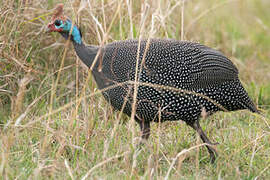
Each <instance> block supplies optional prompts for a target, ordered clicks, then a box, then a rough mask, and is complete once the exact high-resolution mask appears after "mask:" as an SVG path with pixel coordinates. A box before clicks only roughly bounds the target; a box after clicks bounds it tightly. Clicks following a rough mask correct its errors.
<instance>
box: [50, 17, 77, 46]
mask: <svg viewBox="0 0 270 180" xmlns="http://www.w3.org/2000/svg"><path fill="white" fill-rule="evenodd" d="M48 28H49V31H50V32H59V33H60V34H61V35H62V36H63V37H64V38H65V39H68V37H69V34H71V40H72V41H73V42H75V43H77V44H81V43H82V35H81V31H80V30H79V28H78V27H77V26H76V25H73V26H72V22H71V20H69V19H66V20H63V19H62V18H59V19H58V18H57V19H54V20H53V22H51V23H49V24H48ZM70 31H71V33H70Z"/></svg>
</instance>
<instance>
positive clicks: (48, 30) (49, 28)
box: [45, 23, 53, 33]
mask: <svg viewBox="0 0 270 180" xmlns="http://www.w3.org/2000/svg"><path fill="white" fill-rule="evenodd" d="M52 26H53V23H49V24H48V25H47V28H46V29H45V32H46V33H50V32H52V31H53V30H52Z"/></svg>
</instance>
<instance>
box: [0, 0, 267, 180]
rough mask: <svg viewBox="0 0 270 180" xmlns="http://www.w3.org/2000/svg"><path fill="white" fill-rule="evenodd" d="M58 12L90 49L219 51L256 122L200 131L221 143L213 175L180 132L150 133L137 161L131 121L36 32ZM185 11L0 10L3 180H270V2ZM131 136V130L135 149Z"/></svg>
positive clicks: (206, 4)
mask: <svg viewBox="0 0 270 180" xmlns="http://www.w3.org/2000/svg"><path fill="white" fill-rule="evenodd" d="M59 2H61V3H64V4H65V14H66V15H68V16H69V17H70V18H72V19H73V20H74V21H76V22H77V24H78V25H79V26H80V27H81V29H82V33H83V38H84V41H85V42H86V43H88V44H96V45H98V44H101V43H102V41H104V42H105V43H107V42H112V41H116V40H123V39H131V38H139V37H156V38H173V39H179V40H180V39H183V40H190V41H196V42H200V43H202V44H205V45H208V46H210V47H213V48H216V49H218V50H220V51H222V52H223V53H224V54H225V55H226V56H228V57H229V58H230V59H231V60H232V61H233V62H234V64H235V65H236V66H237V67H238V69H239V72H240V74H239V77H240V79H241V81H242V82H243V84H244V86H245V88H246V89H247V91H248V93H249V95H250V96H251V98H252V99H253V100H254V102H255V103H256V104H258V107H259V108H260V109H261V110H262V112H263V116H259V115H255V114H252V113H250V112H247V111H238V112H232V113H222V112H221V113H217V114H215V115H213V116H211V117H209V118H207V119H203V120H201V124H202V127H203V129H205V130H206V132H207V134H208V136H209V137H210V139H211V140H212V141H217V142H219V143H220V144H219V145H218V146H217V150H218V153H219V158H218V160H217V162H216V163H215V164H213V165H212V164H210V163H209V157H208V153H207V150H206V148H204V147H200V148H196V145H200V144H201V141H200V140H199V139H198V136H196V133H195V132H194V131H193V130H192V129H191V128H189V127H187V126H186V125H185V124H184V123H183V122H181V121H179V122H166V123H163V124H161V125H160V126H159V124H151V125H152V128H151V131H152V134H151V137H150V139H149V141H148V142H147V143H146V145H145V146H144V147H143V148H142V150H141V151H136V149H133V146H132V141H133V140H134V138H133V130H134V128H133V126H131V125H130V124H132V123H130V120H129V118H128V117H126V116H124V115H121V114H119V112H115V111H113V110H112V108H111V107H110V106H109V105H108V104H107V103H106V102H105V100H104V99H103V97H102V96H101V95H100V93H99V92H98V90H97V88H96V85H95V83H94V82H93V81H92V78H91V75H90V77H89V75H88V70H87V68H86V67H85V66H84V65H83V64H82V63H81V62H80V61H79V59H78V58H77V57H76V55H75V53H74V51H73V47H72V46H71V44H69V45H68V44H66V42H65V41H64V40H63V38H62V37H60V35H59V34H56V33H55V34H48V33H45V32H44V30H45V29H46V25H47V24H48V23H49V22H50V15H48V13H50V12H52V9H53V8H54V7H55V5H56V4H58V3H59ZM182 5H183V3H182V2H181V1H176V0H171V1H169V0H162V1H159V0H152V1H150V0H148V1H147V0H138V1H135V0H134V1H126V0H122V1H121V0H118V1H117V0H91V1H81V3H80V1H72V0H70V1H68V0H66V1H65V0H63V1H56V0H46V1H45V0H23V1H22V0H10V1H4V0H0V8H1V9H0V10H1V13H0V15H1V16H0V179H15V178H17V179H28V178H29V179H80V178H83V177H84V176H85V175H87V177H88V178H91V179H116V178H117V179H119V178H120V179H140V178H142V179H152V178H153V179H163V178H164V177H166V175H167V174H168V171H169V169H170V166H171V165H173V163H174V162H175V164H174V165H173V166H172V167H173V168H172V169H171V171H170V173H169V176H168V177H169V178H170V179H180V178H182V179H208V178H209V179H219V178H220V179H270V138H269V134H270V131H269V124H270V120H269V116H270V115H269V114H270V11H269V10H270V1H269V0H218V1H217V0H186V1H185V5H184V8H182ZM182 14H183V15H184V16H183V18H182ZM84 88H85V89H84ZM80 97H81V98H82V100H81V99H80ZM80 100H81V101H80ZM139 136H140V132H139V128H138V127H137V126H135V141H136V140H137V139H139ZM189 148H193V149H192V150H189V151H188V152H187V153H183V152H184V151H183V150H184V149H189ZM181 152H182V153H183V155H179V157H177V155H178V154H179V153H181ZM176 157H177V158H176ZM174 160H175V161H174Z"/></svg>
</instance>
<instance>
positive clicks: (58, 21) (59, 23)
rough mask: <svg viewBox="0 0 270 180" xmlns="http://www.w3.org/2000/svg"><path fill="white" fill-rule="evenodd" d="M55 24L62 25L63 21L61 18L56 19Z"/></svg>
mask: <svg viewBox="0 0 270 180" xmlns="http://www.w3.org/2000/svg"><path fill="white" fill-rule="evenodd" d="M54 24H55V25H56V26H60V25H61V24H62V22H61V21H60V20H55V21H54Z"/></svg>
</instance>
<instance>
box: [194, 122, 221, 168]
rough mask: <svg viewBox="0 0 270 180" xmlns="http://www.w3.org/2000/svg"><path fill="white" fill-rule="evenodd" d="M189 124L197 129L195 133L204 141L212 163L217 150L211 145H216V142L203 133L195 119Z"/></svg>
mask: <svg viewBox="0 0 270 180" xmlns="http://www.w3.org/2000/svg"><path fill="white" fill-rule="evenodd" d="M190 126H191V127H192V128H193V129H195V130H196V131H197V133H198V134H199V135H200V137H201V139H202V141H203V142H204V143H206V144H207V145H206V147H207V149H208V152H209V154H210V159H211V163H214V162H215V160H216V157H217V156H218V153H217V151H216V150H215V149H214V148H213V147H212V146H213V145H217V144H218V143H212V142H211V141H210V140H209V139H208V138H207V136H206V135H205V133H204V132H203V130H202V128H201V126H200V123H199V121H198V120H197V121H195V122H194V123H193V124H190Z"/></svg>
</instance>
